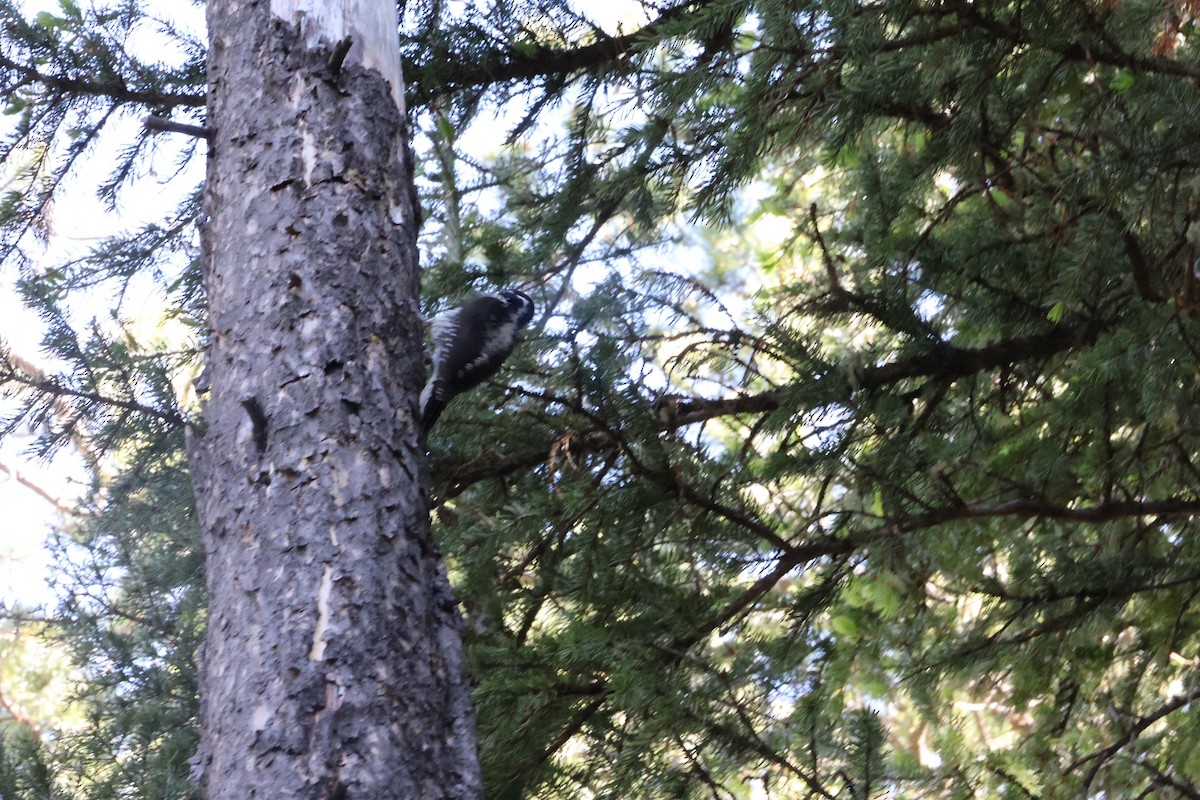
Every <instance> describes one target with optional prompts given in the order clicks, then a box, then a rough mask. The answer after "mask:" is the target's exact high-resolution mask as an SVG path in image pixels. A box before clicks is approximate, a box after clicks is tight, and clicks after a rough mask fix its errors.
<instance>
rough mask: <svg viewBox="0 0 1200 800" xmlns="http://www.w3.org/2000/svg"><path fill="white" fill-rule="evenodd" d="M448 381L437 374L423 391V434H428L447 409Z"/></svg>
mask: <svg viewBox="0 0 1200 800" xmlns="http://www.w3.org/2000/svg"><path fill="white" fill-rule="evenodd" d="M446 405H447V401H446V382H445V381H444V380H442V379H440V378H438V376H437V375H434V376H432V377H431V378H430V379H429V383H427V384H425V389H424V390H423V391H422V392H421V435H422V436H428V435H429V431H430V430H431V429H432V428H433V423H435V422H437V420H438V417H440V416H441V415H442V412H443V411H445V410H446Z"/></svg>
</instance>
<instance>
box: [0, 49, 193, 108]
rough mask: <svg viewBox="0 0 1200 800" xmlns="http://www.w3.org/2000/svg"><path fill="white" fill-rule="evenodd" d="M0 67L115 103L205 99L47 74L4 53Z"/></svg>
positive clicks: (46, 84)
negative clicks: (108, 99)
mask: <svg viewBox="0 0 1200 800" xmlns="http://www.w3.org/2000/svg"><path fill="white" fill-rule="evenodd" d="M0 67H3V68H4V69H8V70H12V71H13V72H16V73H18V74H19V75H21V76H22V78H23V79H24V82H25V83H38V84H41V85H42V86H44V87H46V88H47V89H50V90H51V91H54V92H57V93H61V94H73V95H84V96H87V97H107V98H110V99H111V100H114V101H115V102H117V103H140V104H142V105H147V106H173V107H174V106H187V107H193V108H198V107H200V106H203V105H205V104H206V103H207V102H208V96H207V95H206V94H197V93H192V92H179V93H173V92H155V91H144V90H138V89H130V88H129V87H128V86H126V85H125V83H124V82H121V83H97V82H94V81H89V80H86V79H84V78H80V77H75V76H64V75H49V74H47V73H44V72H41V71H39V70H37V69H36V68H34V67H31V66H28V65H25V64H19V63H17V62H16V61H13V60H12V59H11V58H8V57H7V56H4V55H0Z"/></svg>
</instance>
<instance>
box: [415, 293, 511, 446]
mask: <svg viewBox="0 0 1200 800" xmlns="http://www.w3.org/2000/svg"><path fill="white" fill-rule="evenodd" d="M532 319H533V301H532V300H530V299H529V295H527V294H525V293H524V292H518V291H516V290H515V289H509V290H507V291H503V292H500V294H498V295H497V294H484V295H480V296H478V297H476V298H475V299H473V300H470V301H469V302H467V303H464V304H463V305H462V306H460V307H458V308H452V309H450V310H449V311H444V312H442V313H441V314H438V315H437V316H436V317H434V318H433V322H432V324H431V327H432V333H433V372H432V374H430V376H429V382H428V383H426V384H425V389H424V390H423V391H422V392H421V428H422V430H423V432H424V433H425V434H428V433H429V430H430V428H432V427H433V423H435V422H437V419H438V417H439V416H441V413H442V411H443V410H445V408H446V406H447V405H448V404H449V403H450V401H451V400H453V399H454V398H455V397H456V396H457V395H460V394H462V393H463V392H465V391H467V390H468V389H473V388H475V387H476V386H478V385H479V384H481V383H483V382H484V381H485V380H487V379H488V378H490V377H492V376H493V375H495V374H496V372H497V371H498V370H499V369H500V365H501V364H503V363H504V359H506V358H508V356H509V354H510V353H512V351H513V348H514V347H516V346H517V334H518V333H519V332H520V330H521V329H522V328H524V327H525V326H526V325H528V324H529V321H530V320H532Z"/></svg>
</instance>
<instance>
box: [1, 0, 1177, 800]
mask: <svg viewBox="0 0 1200 800" xmlns="http://www.w3.org/2000/svg"><path fill="white" fill-rule="evenodd" d="M581 5H582V4H573V3H569V2H550V3H524V2H506V1H505V0H497V1H496V2H489V3H484V4H479V5H478V6H473V5H468V7H459V6H455V5H453V4H449V5H448V4H442V3H440V2H414V3H409V4H407V6H406V7H405V8H404V13H403V15H402V17H401V26H400V31H401V37H402V45H403V48H404V52H405V56H406V62H405V73H406V79H407V81H408V87H407V90H408V98H409V114H410V117H411V120H412V124H413V125H414V128H415V130H416V131H417V134H416V139H415V148H416V156H417V167H418V172H419V173H420V174H419V179H418V189H419V190H420V195H421V202H422V206H423V210H424V215H425V223H424V228H423V234H422V235H423V245H424V250H423V262H424V279H423V286H424V291H425V302H426V309H425V310H426V311H427V312H431V313H432V312H434V311H437V310H439V309H441V308H444V307H445V306H446V305H447V304H450V303H453V302H455V301H456V300H461V299H463V298H464V297H466V296H469V294H470V292H471V291H472V290H486V289H490V288H494V287H498V286H507V285H518V286H520V287H521V288H523V289H524V290H525V291H527V292H529V293H530V294H531V295H532V296H534V299H535V300H536V301H537V302H538V305H539V309H540V310H541V311H542V313H541V315H540V316H539V317H538V318H537V319H535V325H534V326H533V328H532V329H531V332H530V333H529V334H528V335H527V336H526V337H525V342H524V344H523V345H522V346H521V348H520V349H519V350H518V352H517V354H516V355H514V357H513V359H512V360H511V362H510V367H509V368H508V369H507V370H506V371H505V372H503V373H502V374H501V376H499V377H498V378H497V379H496V380H495V381H492V382H491V383H490V384H488V385H486V386H484V387H481V388H480V389H479V390H476V391H475V392H474V393H473V394H472V395H469V396H468V397H466V398H463V399H460V400H458V401H457V402H456V403H454V404H453V405H452V406H451V407H450V409H449V410H448V412H447V413H446V415H445V417H444V418H443V420H442V421H441V422H440V423H439V427H438V428H437V429H436V430H435V433H434V435H433V436H432V437H431V438H430V441H429V448H430V459H431V470H432V474H433V479H432V484H431V486H430V487H429V495H430V500H431V505H432V507H433V513H434V515H435V520H436V521H437V524H436V526H435V533H436V534H437V536H438V538H439V541H440V543H441V546H442V549H443V553H444V555H445V557H446V560H447V563H448V566H449V569H450V574H451V578H452V580H453V582H454V584H455V587H456V590H457V591H458V593H459V597H460V600H461V602H462V607H463V612H464V615H465V617H466V620H467V627H468V629H469V631H470V634H469V641H468V654H469V657H470V660H471V664H472V672H473V676H474V680H475V681H476V684H477V688H476V692H475V698H476V703H477V707H478V715H479V726H480V731H479V732H480V741H481V747H482V757H483V760H484V764H485V777H486V779H487V781H488V785H489V787H490V788H489V792H490V796H495V797H518V796H527V797H543V798H557V797H585V796H596V797H646V798H656V797H693V796H694V797H838V798H843V797H846V798H850V797H853V798H865V797H869V796H874V795H877V794H882V793H884V792H887V793H889V794H891V795H893V796H897V797H918V796H920V797H974V796H978V797H1077V796H1089V795H1091V796H1105V797H1136V796H1148V795H1151V794H1158V795H1160V796H1168V797H1170V796H1179V797H1200V753H1198V752H1197V745H1198V744H1200V730H1197V728H1196V721H1195V715H1194V714H1193V713H1191V711H1190V709H1191V705H1192V703H1193V701H1195V700H1196V699H1197V698H1200V684H1198V683H1197V681H1196V677H1195V676H1196V674H1197V670H1196V666H1197V663H1198V662H1197V659H1200V646H1198V645H1200V640H1198V630H1197V617H1196V615H1195V614H1194V613H1193V610H1192V603H1193V600H1194V599H1195V597H1196V596H1197V594H1198V593H1200V551H1198V550H1197V544H1196V543H1195V542H1193V538H1192V537H1193V535H1194V533H1195V531H1194V517H1195V515H1196V514H1197V512H1198V511H1200V495H1198V494H1197V490H1196V485H1197V482H1198V481H1200V473H1198V472H1197V466H1196V463H1195V460H1196V458H1197V449H1198V448H1200V430H1198V428H1197V423H1196V421H1195V420H1196V415H1195V413H1194V412H1193V407H1194V405H1195V401H1196V396H1197V378H1198V370H1200V353H1198V351H1197V341H1200V330H1198V329H1197V317H1198V316H1200V261H1198V257H1200V252H1198V250H1200V229H1198V228H1195V227H1194V225H1193V219H1194V218H1196V216H1197V213H1198V212H1197V209H1198V208H1200V150H1198V148H1200V144H1198V143H1200V130H1198V128H1200V120H1198V119H1197V112H1196V109H1197V108H1200V96H1198V94H1200V90H1198V87H1197V79H1198V78H1200V67H1197V66H1196V64H1197V63H1200V59H1198V55H1200V52H1198V50H1200V47H1198V38H1197V34H1196V28H1195V24H1196V22H1197V19H1198V17H1200V7H1197V4H1196V3H1192V2H1189V0H1154V1H1151V0H1146V1H1145V2H1135V1H1134V0H1050V1H1049V2H1037V3H1034V2H1024V1H1023V0H1011V1H1010V2H999V1H998V2H987V3H978V2H969V0H940V1H939V2H930V1H929V0H908V1H901V0H884V1H881V2H862V0H859V1H858V2H849V1H846V0H813V1H812V2H780V0H759V1H754V2H751V1H747V0H696V1H695V2H682V3H667V4H663V5H658V4H653V3H649V2H643V3H641V4H638V3H634V2H631V3H630V4H629V5H628V7H627V8H625V9H624V10H623V11H622V12H621V15H620V16H619V18H614V19H601V18H598V17H596V16H595V15H594V12H589V11H587V10H581V8H580V6H581ZM165 13H166V12H163V14H165ZM0 18H2V19H3V21H4V26H3V31H4V33H3V34H2V37H0V86H2V87H3V89H4V93H5V95H6V97H7V102H8V110H9V112H10V114H11V118H12V119H13V120H14V122H15V125H14V126H13V127H12V128H11V131H10V132H9V133H8V135H7V136H6V138H5V139H4V145H3V149H2V150H0V158H2V159H3V163H4V165H5V170H6V173H5V176H6V177H5V179H6V181H7V182H8V189H7V195H6V197H5V198H4V201H3V205H2V206H0V231H2V233H0V246H2V247H3V252H4V254H5V257H4V265H5V270H6V276H8V277H17V278H19V287H20V289H21V291H22V293H23V297H24V298H25V300H26V302H27V303H28V304H29V305H31V306H32V307H34V308H36V309H37V310H38V311H39V312H40V313H41V314H42V315H43V318H44V319H45V320H46V324H47V335H46V338H45V349H46V355H48V356H49V357H50V359H51V360H49V361H47V362H45V363H46V365H47V366H38V365H37V364H36V363H33V362H31V360H30V359H28V358H25V357H23V354H21V353H17V352H13V351H11V350H8V351H5V353H4V357H3V359H2V360H0V381H2V382H3V387H4V390H5V391H6V392H7V393H8V394H9V396H10V397H12V398H14V400H15V401H16V402H17V403H19V405H18V406H16V407H15V408H16V411H15V412H14V413H13V415H12V417H11V423H12V425H11V426H10V429H12V430H15V427H13V426H16V425H18V424H29V423H33V424H35V425H37V426H39V430H41V431H42V432H43V434H44V435H43V437H42V440H41V442H42V445H43V446H44V448H46V449H50V448H53V447H55V446H64V445H66V446H74V447H78V448H81V449H82V450H83V451H84V452H86V453H87V454H88V457H89V458H90V459H91V462H92V463H93V464H94V466H95V473H96V480H95V486H94V489H93V492H92V494H91V496H90V498H89V501H88V503H87V504H86V506H85V508H84V509H82V512H81V514H80V515H79V516H78V521H77V522H76V523H75V524H73V525H72V526H70V527H69V529H68V530H66V531H64V535H63V538H62V565H63V572H62V573H61V576H60V583H61V586H62V589H61V592H62V597H63V602H62V605H61V608H60V609H59V617H60V627H59V629H58V636H59V637H60V638H61V639H63V640H64V641H66V642H70V643H71V644H72V649H73V652H74V653H75V655H76V657H77V661H78V663H79V664H80V665H81V667H83V669H84V674H86V676H87V677H88V681H87V682H86V683H85V684H83V685H82V687H81V692H82V693H83V696H84V699H85V701H86V702H87V703H88V708H89V709H90V719H91V726H90V727H88V728H85V729H84V730H83V731H81V732H78V733H75V734H72V735H71V736H63V737H60V738H57V739H55V738H53V737H51V738H49V739H47V740H46V741H45V742H43V743H41V744H40V745H39V744H37V743H25V744H20V743H14V742H10V743H9V745H8V747H9V748H10V749H13V748H17V749H20V750H21V752H36V754H37V757H36V758H33V757H28V756H27V757H25V758H12V757H10V758H9V759H8V760H7V762H6V763H7V764H8V766H6V767H5V768H4V769H3V770H0V796H5V797H7V796H10V795H11V796H14V797H16V796H23V792H28V791H29V787H37V786H39V781H40V782H41V784H40V785H42V786H43V787H44V788H46V790H47V792H49V790H50V789H53V791H55V792H58V793H59V795H61V796H69V797H117V796H122V797H126V796H138V797H163V796H169V797H182V796H186V794H187V792H188V791H189V789H188V788H187V786H188V785H187V782H186V772H187V764H186V761H187V758H188V756H189V755H190V752H191V748H193V747H194V736H195V732H194V728H193V724H194V723H193V720H194V713H195V696H194V671H193V667H192V663H193V660H194V652H193V649H194V646H195V644H196V642H197V641H198V639H197V637H198V635H199V630H200V628H201V626H202V625H203V619H204V614H203V608H204V602H203V596H202V591H203V590H202V586H203V582H202V580H201V577H200V575H199V571H200V563H201V562H200V556H199V554H198V553H197V552H196V548H197V540H196V531H195V522H194V519H193V517H194V513H193V510H192V508H191V494H190V489H189V487H188V482H187V474H186V470H185V464H184V460H183V458H182V456H181V447H182V439H183V424H184V421H185V420H188V419H191V418H192V417H193V415H194V414H195V413H196V406H195V405H194V400H193V399H192V397H191V395H190V394H189V393H188V391H186V389H185V388H184V387H186V385H187V382H188V379H189V378H190V377H192V376H194V375H195V374H196V370H197V363H196V361H197V358H198V356H197V355H196V353H197V352H198V349H197V341H198V338H199V337H197V336H195V335H193V336H191V338H188V337H187V336H182V335H176V336H174V337H173V338H168V337H165V336H164V337H162V338H161V339H159V340H154V341H151V340H149V339H146V338H138V337H135V336H133V335H131V333H130V328H129V324H128V322H129V315H128V312H127V310H125V309H122V308H121V307H120V306H119V305H116V304H117V303H118V301H119V299H120V298H119V290H120V289H121V288H122V287H124V286H125V285H126V284H127V282H129V281H132V280H135V279H136V280H146V279H153V280H157V281H158V283H159V285H160V286H161V291H162V295H163V297H165V298H166V303H165V308H166V310H167V312H168V313H169V314H170V315H171V318H172V319H174V320H181V321H183V322H185V323H186V325H183V326H180V327H181V328H183V329H185V330H202V328H203V322H204V312H203V305H202V298H200V297H199V296H198V290H197V284H196V280H195V277H194V270H195V267H194V266H193V261H194V258H195V253H196V248H197V244H196V241H197V239H196V234H195V230H196V225H197V224H198V220H197V214H198V209H197V206H196V203H195V200H194V197H195V194H194V193H191V192H183V193H182V194H181V196H183V197H184V198H185V199H184V201H183V203H182V204H181V206H180V207H178V208H174V209H170V210H168V211H165V212H164V214H163V216H162V218H161V219H159V220H156V221H154V222H152V223H150V224H149V225H147V226H145V227H144V228H141V229H138V230H133V231H125V232H118V231H114V234H113V237H112V238H110V239H106V240H105V241H103V242H101V243H100V244H98V246H97V247H96V248H95V249H94V250H93V251H92V252H91V253H89V254H87V255H86V256H83V257H79V258H73V259H70V260H67V261H65V262H63V261H54V260H45V259H42V258H39V256H38V247H39V244H38V242H39V237H42V238H43V239H44V238H45V237H46V236H48V235H50V234H52V232H53V231H54V229H55V227H56V226H57V224H58V223H56V222H55V221H54V220H53V219H52V218H51V216H50V212H51V210H52V208H53V204H54V202H55V201H56V200H57V199H58V197H59V196H60V193H61V192H63V191H64V190H65V189H67V188H69V187H70V186H71V185H72V183H73V182H74V183H76V184H77V183H78V182H79V180H80V175H81V172H82V170H81V169H80V163H81V162H80V160H81V159H86V158H87V157H88V155H89V153H92V152H94V149H95V148H98V147H100V146H101V145H102V144H103V141H106V140H116V141H119V142H120V144H121V145H122V146H123V148H124V149H123V154H124V158H123V159H122V160H121V161H120V162H119V164H118V166H117V168H116V170H115V172H114V173H113V174H112V175H111V176H110V177H109V178H108V179H107V180H104V181H101V182H100V185H98V186H95V187H91V188H93V189H95V190H97V191H99V193H100V196H101V197H102V198H104V199H107V200H109V201H111V202H113V203H116V202H132V198H134V197H137V196H139V195H140V194H141V193H144V192H147V191H151V192H153V189H148V188H147V181H146V180H145V176H144V174H143V173H144V172H145V171H146V170H147V169H149V166H148V165H151V164H155V165H157V168H158V169H159V170H160V172H161V171H163V170H164V169H165V168H164V166H163V164H162V160H163V158H162V153H161V152H158V151H159V149H160V148H162V147H165V146H166V145H165V144H163V143H164V142H168V141H169V142H171V143H173V146H174V145H179V144H180V143H181V142H182V146H181V147H177V149H176V150H174V151H172V152H171V155H172V156H173V157H174V158H176V159H179V160H180V161H178V162H176V163H185V162H186V159H189V158H193V159H194V158H202V157H203V149H204V148H203V141H202V140H198V139H194V138H189V137H188V136H187V135H185V134H173V133H162V132H160V131H157V130H153V129H134V128H133V127H131V126H128V125H126V126H124V127H122V126H119V125H116V124H115V122H117V121H120V120H122V119H126V120H129V119H132V120H140V119H142V118H144V117H145V116H146V115H147V114H153V115H155V116H156V117H160V118H170V119H172V120H174V121H176V122H186V123H190V124H195V125H202V124H203V123H204V120H203V118H202V116H201V115H202V108H203V103H204V84H203V81H204V74H203V47H202V45H201V44H200V43H199V42H198V41H195V40H193V38H189V34H187V33H185V32H184V31H182V30H179V29H177V28H176V27H175V26H173V25H172V24H171V20H170V19H169V17H165V16H163V17H157V18H156V17H155V16H154V15H153V13H152V9H147V8H144V7H142V6H140V5H139V4H138V3H135V2H123V3H112V4H110V5H103V4H99V3H98V4H97V5H96V6H95V7H89V8H83V7H82V6H80V5H77V4H75V3H74V2H72V1H71V0H62V2H61V8H60V9H59V10H58V11H54V12H43V13H42V14H40V15H34V16H28V17H27V16H25V15H23V12H22V10H21V9H19V8H18V7H16V6H15V5H14V4H12V3H9V2H0ZM151 28H154V29H155V30H157V33H158V35H160V36H164V37H166V38H167V40H170V41H174V42H176V45H175V50H174V52H175V53H177V54H180V55H179V57H178V58H175V59H174V60H169V59H168V60H162V61H160V60H157V58H158V56H157V55H156V56H154V57H151V56H149V55H147V54H145V53H143V52H141V51H139V50H138V48H137V47H136V46H134V44H133V42H134V40H135V34H138V35H142V34H143V33H144V32H145V31H146V30H148V29H151ZM330 111H331V113H335V112H336V110H335V109H331V110H330ZM126 138H127V139H128V140H127V141H126V140H125V139H126ZM155 158H157V159H158V161H152V159H155ZM97 287H99V290H105V289H109V290H112V291H114V294H113V295H112V296H113V297H116V298H117V299H116V300H114V301H113V304H114V306H115V307H116V308H118V310H119V313H117V314H116V315H114V316H112V317H110V318H107V319H105V320H103V323H102V324H101V323H96V324H90V323H89V322H88V321H87V320H86V318H83V319H82V321H81V317H80V315H79V313H78V312H77V311H75V312H72V311H70V310H69V309H68V307H67V304H68V303H70V302H71V301H72V300H73V299H74V298H77V297H79V296H80V295H81V294H82V293H85V292H91V293H93V294H94V293H95V292H96V291H97ZM114 287H115V289H114ZM181 342H183V344H181ZM30 748H32V750H30ZM79 764H82V765H83V766H82V768H81V769H78V770H77V769H75V765H79ZM31 765H32V766H31ZM48 796H57V795H48Z"/></svg>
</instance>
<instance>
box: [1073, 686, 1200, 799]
mask: <svg viewBox="0 0 1200 800" xmlns="http://www.w3.org/2000/svg"><path fill="white" fill-rule="evenodd" d="M1196 700H1200V688H1196V689H1192V690H1191V691H1190V692H1185V693H1184V694H1179V695H1175V696H1174V697H1172V698H1171V699H1170V700H1168V701H1167V702H1166V703H1164V704H1162V705H1161V706H1159V707H1158V708H1156V709H1155V710H1154V711H1152V712H1150V713H1149V714H1147V715H1146V716H1144V717H1139V718H1138V720H1137V722H1135V723H1134V724H1133V725H1131V726H1130V727H1129V730H1128V731H1126V732H1125V735H1124V736H1122V737H1121V738H1119V739H1117V741H1115V742H1113V743H1112V744H1110V745H1109V746H1108V747H1105V748H1104V749H1103V750H1098V751H1096V752H1095V753H1092V754H1091V755H1087V756H1083V757H1081V758H1077V759H1076V760H1075V761H1074V762H1072V763H1071V765H1070V766H1068V767H1067V769H1066V772H1068V773H1071V772H1074V771H1075V770H1077V769H1078V768H1079V767H1082V766H1083V765H1084V764H1086V763H1088V762H1089V761H1095V762H1096V763H1095V764H1093V765H1092V768H1091V769H1089V770H1088V774H1087V777H1085V778H1084V779H1083V786H1084V789H1085V790H1086V789H1087V788H1089V787H1090V786H1091V785H1092V781H1094V780H1095V779H1096V775H1097V774H1098V773H1099V772H1100V769H1101V768H1102V767H1103V766H1104V764H1105V763H1106V762H1107V761H1108V760H1109V759H1110V758H1112V757H1113V756H1114V755H1116V754H1117V753H1118V752H1120V750H1121V749H1122V748H1124V747H1125V746H1126V745H1128V744H1130V743H1131V742H1133V740H1135V739H1137V737H1138V736H1140V735H1141V733H1142V731H1144V730H1146V728H1149V727H1150V726H1151V725H1153V724H1154V723H1156V722H1158V721H1159V720H1160V719H1162V718H1163V717H1166V716H1167V715H1169V714H1172V713H1174V712H1176V711H1178V710H1179V709H1181V708H1183V707H1184V706H1187V705H1189V704H1190V703H1192V702H1194V701H1196Z"/></svg>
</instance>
